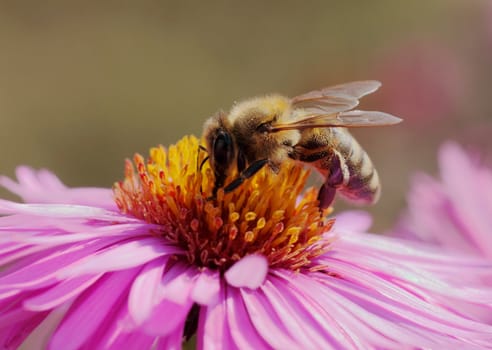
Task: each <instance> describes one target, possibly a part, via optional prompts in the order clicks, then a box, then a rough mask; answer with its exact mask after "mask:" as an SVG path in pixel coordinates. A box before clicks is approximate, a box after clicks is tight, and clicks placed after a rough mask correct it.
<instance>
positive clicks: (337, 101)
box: [291, 80, 381, 114]
mask: <svg viewBox="0 0 492 350" xmlns="http://www.w3.org/2000/svg"><path fill="white" fill-rule="evenodd" d="M380 86H381V83H380V82H379V81H376V80H365V81H354V82H351V83H346V84H341V85H335V86H330V87H327V88H324V89H321V90H315V91H311V92H308V93H306V94H303V95H299V96H296V97H294V98H292V99H291V101H292V105H293V106H294V108H302V109H303V110H304V111H306V112H307V113H310V114H320V113H324V114H330V113H336V112H343V111H348V110H350V109H352V108H354V107H356V106H357V105H358V104H359V99H360V98H361V97H363V96H365V95H367V94H370V93H371V92H374V91H376V90H377V89H378V88H379V87H380Z"/></svg>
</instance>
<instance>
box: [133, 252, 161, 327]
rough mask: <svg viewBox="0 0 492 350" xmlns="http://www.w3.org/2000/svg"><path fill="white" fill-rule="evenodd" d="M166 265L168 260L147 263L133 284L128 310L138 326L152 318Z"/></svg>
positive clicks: (159, 259)
mask: <svg viewBox="0 0 492 350" xmlns="http://www.w3.org/2000/svg"><path fill="white" fill-rule="evenodd" d="M166 263H167V259H166V258H158V259H155V260H154V261H151V262H150V263H147V264H146V265H145V267H144V269H143V270H142V272H141V273H140V274H139V275H138V276H137V278H135V281H134V282H133V285H132V288H131V290H130V295H129V297H128V309H129V312H130V314H131V316H132V318H133V320H134V321H135V322H136V324H137V325H140V324H142V323H143V322H144V321H145V320H146V319H147V318H148V317H149V316H150V314H151V313H152V310H153V308H154V307H155V305H156V303H157V302H158V296H157V292H158V286H159V285H160V283H161V279H162V274H163V271H164V267H165V266H166Z"/></svg>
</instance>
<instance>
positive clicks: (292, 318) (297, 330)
mask: <svg viewBox="0 0 492 350" xmlns="http://www.w3.org/2000/svg"><path fill="white" fill-rule="evenodd" d="M284 287H285V286H284V283H282V282H281V281H279V280H277V279H274V278H272V279H271V280H268V281H267V282H265V284H264V285H263V286H262V287H261V290H262V291H263V292H264V293H265V296H266V297H267V298H268V301H269V302H270V304H271V305H272V307H273V308H274V309H275V313H276V315H277V316H278V317H279V318H280V319H281V322H282V323H283V324H284V326H285V328H287V329H288V332H289V334H290V335H291V336H292V337H294V338H295V339H296V341H297V342H299V343H301V344H302V345H303V348H307V349H330V348H332V345H330V344H333V343H334V339H333V335H332V334H330V333H327V332H326V331H325V330H323V326H328V325H327V324H326V323H325V322H326V321H327V320H329V319H327V318H325V317H321V320H323V322H316V321H315V320H314V319H313V316H315V315H318V313H315V314H314V315H311V312H310V310H306V308H305V305H304V303H305V300H304V297H303V298H302V299H300V300H299V297H300V296H299V295H298V296H292V295H291V293H287V292H286V290H285V288H284ZM335 348H336V346H335Z"/></svg>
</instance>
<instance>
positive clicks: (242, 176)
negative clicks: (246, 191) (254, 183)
mask: <svg viewBox="0 0 492 350" xmlns="http://www.w3.org/2000/svg"><path fill="white" fill-rule="evenodd" d="M267 163H268V159H260V160H257V161H255V162H253V163H251V164H250V165H249V166H248V167H247V168H246V169H244V170H243V171H241V173H239V176H238V177H237V178H235V179H234V180H233V181H232V182H231V183H229V184H228V185H227V186H226V187H224V193H229V192H232V191H234V190H235V189H236V188H238V187H239V186H241V184H242V183H243V182H244V180H246V179H249V178H250V177H251V176H253V175H254V174H256V173H257V172H258V171H260V169H261V168H263V167H264V166H265V165H266V164H267Z"/></svg>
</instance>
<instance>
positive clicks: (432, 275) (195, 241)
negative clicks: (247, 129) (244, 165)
mask: <svg viewBox="0 0 492 350" xmlns="http://www.w3.org/2000/svg"><path fill="white" fill-rule="evenodd" d="M197 145H198V141H197V140H196V139H185V140H183V141H181V142H180V143H178V145H177V146H176V147H171V148H170V150H169V152H168V153H165V152H164V151H163V150H162V148H161V149H154V150H152V152H151V157H150V158H151V159H150V161H149V162H144V161H143V160H142V159H141V158H140V157H138V156H137V157H136V158H135V163H136V165H137V173H135V172H134V170H133V168H132V167H131V166H130V165H128V166H127V169H126V179H125V180H124V181H123V182H120V183H118V184H117V185H116V186H115V189H114V197H115V199H113V198H112V193H111V190H105V189H87V188H86V189H83V188H79V189H69V188H67V187H65V186H64V185H63V184H62V183H61V182H60V181H59V180H58V179H57V178H56V177H55V176H54V175H53V174H51V173H50V172H48V171H43V170H42V171H34V170H32V169H30V168H26V167H23V168H19V170H18V172H17V181H18V182H14V181H12V180H9V179H7V178H1V179H0V183H1V184H2V185H3V186H5V187H7V188H8V189H10V190H11V191H13V192H14V193H16V194H18V195H20V196H21V197H22V198H23V199H24V200H25V201H26V202H27V203H25V204H24V203H15V202H11V201H7V200H0V214H4V215H5V216H3V217H0V238H1V241H0V262H1V264H2V265H4V266H5V268H4V269H3V270H2V272H1V274H0V344H1V345H2V347H3V348H16V347H17V346H19V344H21V343H22V342H23V341H24V339H25V338H26V337H27V336H28V335H29V334H30V333H31V332H33V331H34V330H35V329H36V328H37V327H40V328H43V326H45V323H46V322H53V320H52V319H51V316H52V315H54V314H55V316H56V315H61V316H58V318H59V319H60V321H59V323H58V324H57V325H56V327H55V329H54V330H53V331H52V332H51V333H49V334H47V341H48V347H49V348H51V349H78V348H86V349H102V348H112V349H118V348H125V349H150V348H156V349H179V348H181V345H182V341H183V340H182V338H183V336H186V337H188V336H190V335H191V334H193V333H195V331H196V334H197V344H198V348H200V349H222V348H223V349H244V348H252V349H268V348H276V349H373V348H385V349H403V348H407V349H410V348H435V349H438V348H440V349H451V348H454V349H457V348H460V349H484V348H492V326H489V325H486V324H483V323H480V322H478V321H474V320H472V319H470V318H469V317H468V316H467V315H466V314H465V313H464V311H463V310H466V308H467V307H468V306H470V305H474V306H476V307H480V308H482V309H485V310H489V311H490V308H491V306H492V293H491V291H490V289H488V288H486V287H484V286H483V285H482V283H481V279H482V277H483V276H490V275H491V273H492V271H491V270H492V269H491V265H490V264H489V263H487V262H484V261H483V260H481V259H478V258H470V257H467V256H460V255H449V254H447V253H445V252H442V251H440V250H438V249H437V248H435V247H432V246H427V245H423V244H421V243H415V242H414V243H411V242H408V241H404V240H400V239H395V238H388V237H383V236H378V235H372V234H367V233H364V231H365V230H366V229H367V228H368V226H369V225H370V218H369V217H368V216H367V214H365V213H363V212H350V213H345V214H340V215H338V216H337V219H336V223H335V224H334V226H333V227H332V224H333V221H331V220H326V219H325V218H324V217H323V215H320V213H319V211H318V210H317V208H316V200H315V198H316V195H315V192H314V191H308V192H307V193H305V195H304V197H303V198H302V199H301V200H300V201H299V202H298V203H296V198H297V196H298V194H299V192H300V191H302V190H301V189H302V187H303V185H304V183H305V180H306V177H307V175H306V172H305V171H303V170H300V169H299V168H296V167H290V166H289V167H283V168H282V169H281V171H280V173H279V174H278V175H272V174H269V173H268V172H266V171H262V172H260V173H259V174H258V175H256V176H255V177H254V178H253V179H252V180H250V181H248V182H247V183H245V184H244V185H243V186H241V187H240V188H239V189H238V191H237V192H236V191H235V192H233V193H232V194H228V195H224V194H223V193H221V192H220V191H219V193H218V196H217V200H216V202H215V204H214V202H213V201H212V202H211V201H206V200H204V198H206V197H204V194H205V193H208V192H207V191H208V190H209V189H210V185H209V184H208V181H207V177H209V176H210V172H209V171H208V170H207V169H204V174H205V175H204V176H202V174H201V173H197V172H196V169H197V167H196V165H197V162H198V161H200V160H199V159H197V154H196V150H197V149H198V147H196V146H197ZM166 159H168V160H166ZM115 200H116V203H117V204H115ZM252 209H255V211H252ZM55 321H56V319H55ZM48 329H49V327H48ZM40 347H42V345H41V344H40Z"/></svg>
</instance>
